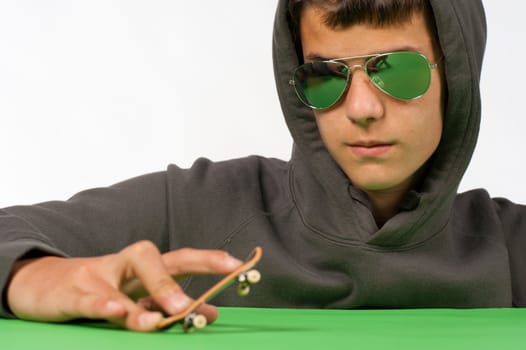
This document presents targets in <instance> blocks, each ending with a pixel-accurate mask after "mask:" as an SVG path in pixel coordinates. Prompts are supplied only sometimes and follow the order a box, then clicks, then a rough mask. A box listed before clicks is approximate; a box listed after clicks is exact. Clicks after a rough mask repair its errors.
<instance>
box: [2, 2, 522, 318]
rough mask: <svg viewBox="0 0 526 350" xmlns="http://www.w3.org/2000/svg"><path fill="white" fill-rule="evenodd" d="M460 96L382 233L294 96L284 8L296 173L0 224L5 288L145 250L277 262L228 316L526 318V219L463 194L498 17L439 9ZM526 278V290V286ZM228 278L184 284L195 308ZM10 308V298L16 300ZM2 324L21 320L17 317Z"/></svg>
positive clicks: (221, 180) (251, 175)
mask: <svg viewBox="0 0 526 350" xmlns="http://www.w3.org/2000/svg"><path fill="white" fill-rule="evenodd" d="M431 5H432V8H433V12H434V15H435V18H436V24H437V29H438V35H439V41H440V45H441V48H442V51H443V54H444V63H445V75H446V84H447V90H448V98H447V105H446V108H445V116H444V130H443V136H442V140H441V142H440V145H439V148H438V149H437V151H436V153H435V155H434V156H433V158H432V159H431V162H430V164H429V168H428V171H427V173H426V177H425V179H424V180H423V182H422V185H421V187H420V188H419V190H418V191H412V192H411V193H409V194H408V196H407V198H406V200H405V201H404V202H403V203H402V205H401V208H400V213H399V214H397V215H396V216H394V217H393V218H391V219H390V220H389V221H387V222H386V223H385V225H383V226H382V227H381V228H378V227H377V225H376V223H375V220H374V218H373V216H372V213H371V210H370V204H369V201H368V199H367V197H366V196H365V195H364V194H363V193H362V192H361V191H359V190H358V189H356V188H354V187H353V186H352V185H351V184H350V182H349V180H348V178H346V176H345V175H344V174H343V172H342V171H341V170H340V169H339V167H338V165H337V164H336V163H335V162H334V161H333V159H332V158H331V156H330V155H329V153H328V151H327V149H326V148H325V147H324V145H323V142H322V140H321V138H320V135H319V133H318V130H317V127H316V123H315V120H314V117H313V114H312V111H311V110H310V109H308V108H306V107H304V106H303V105H302V104H301V103H300V102H299V101H298V99H297V97H296V96H295V94H294V91H293V90H292V88H291V87H290V85H289V83H288V82H289V79H290V78H291V75H292V71H293V69H294V68H295V67H296V66H297V64H298V57H297V55H296V52H295V48H294V44H293V42H292V39H291V33H290V31H289V24H288V22H287V18H288V17H287V0H282V1H280V2H279V4H278V8H277V12H276V18H275V27H274V37H273V50H274V51H273V53H274V66H275V78H276V84H277V88H278V93H279V98H280V101H281V106H282V109H283V113H284V116H285V119H286V122H287V125H288V127H289V130H290V132H291V134H292V137H293V139H294V145H293V152H292V157H291V159H290V160H289V161H282V160H278V159H268V158H263V157H247V158H243V159H235V160H230V161H225V162H217V163H214V162H211V161H209V160H206V159H199V160H197V161H196V162H195V163H194V165H193V166H192V167H191V168H189V169H181V168H179V167H177V166H175V165H170V166H168V168H167V170H166V171H164V172H159V173H154V174H148V175H144V176H141V177H137V178H134V179H130V180H127V181H124V182H121V183H118V184H116V185H114V186H111V187H108V188H99V189H92V190H89V191H84V192H81V193H79V194H77V195H75V196H73V197H72V198H71V199H69V200H68V201H64V202H59V201H54V202H46V203H42V204H39V205H34V206H18V207H10V208H5V209H3V210H1V211H0V286H1V287H2V290H3V292H4V293H5V286H6V283H7V280H8V277H9V273H10V269H11V265H12V263H13V262H14V261H15V260H16V259H19V258H20V257H27V256H39V255H45V254H55V255H60V256H94V255H101V254H108V253H112V252H115V251H118V250H120V249H122V248H123V247H125V246H126V245H129V244H130V243H133V242H135V241H138V240H141V239H148V240H151V241H153V242H154V243H155V244H156V245H157V246H158V247H159V249H160V250H161V251H162V252H166V251H169V250H172V249H177V248H180V247H195V248H219V249H225V250H227V251H229V252H231V253H232V254H234V255H236V256H238V257H240V258H243V257H244V256H245V255H246V254H248V253H249V251H250V250H251V248H252V247H253V246H256V245H260V246H262V247H263V249H264V256H263V260H262V261H261V263H260V265H259V270H260V271H261V273H262V276H263V277H262V281H261V283H260V284H259V285H258V286H257V287H255V288H253V291H252V292H251V294H250V295H249V296H248V297H246V298H239V297H238V296H237V295H236V294H235V291H233V290H226V291H225V292H224V293H223V294H221V295H219V296H218V297H217V298H216V299H215V302H216V303H217V304H219V305H236V306H265V307H313V308H408V307H411V308H413V307H510V306H525V305H526V255H525V254H522V250H523V249H524V248H526V208H525V207H524V206H520V205H516V204H513V203H511V202H510V201H508V200H505V199H492V198H490V196H489V195H488V194H487V193H486V192H485V191H484V190H475V191H470V192H467V193H463V194H457V188H458V185H459V182H460V180H461V178H462V176H463V174H464V172H465V170H466V167H467V166H468V163H469V160H470V158H471V155H472V153H473V149H474V147H475V144H476V140H477V134H478V128H479V123H480V95H479V77H480V72H481V65H482V57H483V52H484V46H485V38H486V32H485V17H484V12H483V8H482V4H481V3H480V1H479V0H463V1H458V0H431ZM521 276H522V277H521ZM214 279H216V277H193V278H189V279H187V280H186V281H185V282H184V283H183V287H184V288H185V290H186V291H187V292H188V293H189V294H190V295H194V296H195V295H197V294H198V293H200V292H202V291H203V290H204V289H206V288H207V287H208V286H210V283H212V280H214ZM4 300H5V298H4ZM0 315H3V316H10V313H9V310H8V309H7V308H6V305H3V307H1V308H0Z"/></svg>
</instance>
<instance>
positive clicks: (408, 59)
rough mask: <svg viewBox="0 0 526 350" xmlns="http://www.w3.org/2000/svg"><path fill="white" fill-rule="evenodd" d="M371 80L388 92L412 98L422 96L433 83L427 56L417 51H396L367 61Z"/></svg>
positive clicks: (402, 97)
mask: <svg viewBox="0 0 526 350" xmlns="http://www.w3.org/2000/svg"><path fill="white" fill-rule="evenodd" d="M366 70H367V74H368V75H369V79H370V80H371V82H372V83H373V84H374V85H376V87H378V88H379V89H380V90H382V91H383V92H385V93H386V94H388V95H390V96H392V97H395V98H398V99H401V100H412V99H415V98H418V97H420V96H422V95H423V94H424V93H425V92H426V91H427V89H428V88H429V85H430V83H431V68H430V66H429V62H428V60H427V58H426V57H425V56H423V55H421V54H419V53H417V52H394V53H390V54H385V55H380V56H377V57H373V58H371V59H370V60H368V61H367V64H366Z"/></svg>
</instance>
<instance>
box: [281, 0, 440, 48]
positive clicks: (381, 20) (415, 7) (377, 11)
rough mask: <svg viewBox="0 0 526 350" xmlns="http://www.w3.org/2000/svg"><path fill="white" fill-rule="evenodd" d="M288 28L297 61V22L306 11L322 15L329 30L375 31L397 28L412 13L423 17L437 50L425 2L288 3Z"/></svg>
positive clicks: (293, 0) (338, 0) (321, 0)
mask: <svg viewBox="0 0 526 350" xmlns="http://www.w3.org/2000/svg"><path fill="white" fill-rule="evenodd" d="M288 6H289V15H290V26H291V28H290V29H291V31H292V34H293V36H294V41H295V45H296V50H297V52H298V57H299V58H301V57H302V56H301V36H300V29H299V28H300V19H301V14H302V12H303V10H304V9H305V8H307V7H316V8H318V9H320V10H322V12H323V13H324V20H325V24H326V25H327V26H329V27H330V28H333V29H344V28H348V27H350V26H352V25H354V24H371V25H373V26H376V27H383V26H390V25H396V24H401V23H404V22H406V21H408V20H409V19H410V18H411V16H412V15H413V14H414V13H423V14H424V16H425V19H426V23H427V25H428V28H429V31H430V33H431V35H432V36H433V42H434V43H435V46H436V48H438V47H439V46H438V37H437V30H436V27H435V21H434V17H433V13H432V10H431V6H430V5H429V1H428V0H289V4H288Z"/></svg>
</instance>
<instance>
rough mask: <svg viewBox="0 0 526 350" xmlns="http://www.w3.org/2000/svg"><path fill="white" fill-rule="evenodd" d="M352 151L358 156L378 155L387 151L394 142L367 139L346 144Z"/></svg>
mask: <svg viewBox="0 0 526 350" xmlns="http://www.w3.org/2000/svg"><path fill="white" fill-rule="evenodd" d="M348 146H349V148H350V149H351V151H352V153H353V154H354V155H356V156H359V157H369V158H371V157H379V156H381V155H383V154H385V153H387V152H389V151H390V150H391V149H392V148H393V146H394V143H392V142H378V141H369V142H356V143H351V144H348Z"/></svg>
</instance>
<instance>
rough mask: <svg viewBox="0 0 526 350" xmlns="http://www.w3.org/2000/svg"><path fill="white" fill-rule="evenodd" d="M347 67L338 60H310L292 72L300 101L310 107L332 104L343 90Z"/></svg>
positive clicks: (345, 82) (322, 106) (346, 77)
mask: <svg viewBox="0 0 526 350" xmlns="http://www.w3.org/2000/svg"><path fill="white" fill-rule="evenodd" d="M348 76H349V68H348V67H347V66H346V65H345V64H343V63H339V62H311V63H306V64H304V65H301V66H299V67H298V68H297V69H296V71H295V72H294V78H293V80H294V87H295V90H296V94H297V95H298V97H299V99H300V100H301V102H303V103H304V104H306V105H307V106H309V107H311V108H316V109H323V108H329V107H331V106H332V105H334V104H335V103H336V102H337V101H338V100H339V99H340V97H341V96H342V95H343V93H344V92H345V88H346V86H347V79H348Z"/></svg>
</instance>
